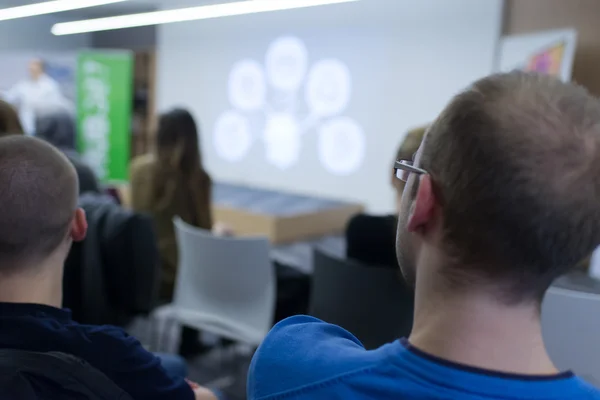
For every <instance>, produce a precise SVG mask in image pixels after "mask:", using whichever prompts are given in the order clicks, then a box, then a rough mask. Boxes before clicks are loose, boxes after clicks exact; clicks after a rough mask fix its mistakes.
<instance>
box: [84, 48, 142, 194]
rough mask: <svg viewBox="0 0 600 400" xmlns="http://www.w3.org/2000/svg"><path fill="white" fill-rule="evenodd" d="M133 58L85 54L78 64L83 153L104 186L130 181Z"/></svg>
mask: <svg viewBox="0 0 600 400" xmlns="http://www.w3.org/2000/svg"><path fill="white" fill-rule="evenodd" d="M132 90H133V55H132V54H131V53H130V52H125V51H123V52H121V51H119V52H117V51H115V52H96V51H93V52H85V53H81V54H80V55H79V59H78V64H77V123H78V132H79V134H78V140H77V145H78V149H79V152H80V153H81V155H82V157H83V158H84V160H86V162H87V163H88V164H89V165H90V166H91V167H92V168H93V169H94V171H95V172H96V174H97V176H98V178H99V179H100V180H101V181H103V182H122V181H126V180H127V179H128V176H129V174H128V166H129V159H130V150H129V148H130V142H131V113H132V107H133V100H132Z"/></svg>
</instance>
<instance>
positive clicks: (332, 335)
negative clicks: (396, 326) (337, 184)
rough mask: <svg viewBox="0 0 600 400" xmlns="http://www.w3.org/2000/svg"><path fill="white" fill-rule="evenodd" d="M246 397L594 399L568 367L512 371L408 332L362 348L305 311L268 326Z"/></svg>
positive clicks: (595, 395)
mask: <svg viewBox="0 0 600 400" xmlns="http://www.w3.org/2000/svg"><path fill="white" fill-rule="evenodd" d="M248 399H249V400H259V399H260V400H266V399H269V400H272V399H286V400H291V399H311V400H321V399H322V400H325V399H326V400H335V399H340V400H342V399H343V400H359V399H378V400H387V399H389V400H434V399H435V400H437V399H443V400H450V399H460V400H507V399H511V400H516V399H519V400H523V399H527V400H542V399H543V400H550V399H555V400H570V399H573V400H575V399H577V400H599V399H600V392H599V391H598V390H596V389H595V388H593V387H592V386H590V385H588V384H587V383H585V382H584V381H583V380H581V379H579V378H577V377H576V376H574V375H573V374H572V373H570V372H567V373H562V374H558V375H555V376H552V377H549V376H544V377H532V376H522V375H512V374H505V373H496V372H491V371H485V370H480V369H477V368H473V367H466V366H462V365H459V364H455V363H452V362H449V361H445V360H441V359H439V358H437V357H434V356H431V355H428V354H425V353H423V352H422V351H420V350H418V349H416V348H414V347H412V346H411V345H410V344H409V343H408V341H406V340H398V341H396V342H394V343H391V344H388V345H385V346H383V347H381V348H379V349H377V350H372V351H367V350H365V349H364V347H363V346H362V345H361V344H360V342H359V341H358V339H356V338H355V337H354V336H352V334H350V333H348V332H347V331H345V330H344V329H342V328H340V327H337V326H334V325H330V324H326V323H324V322H321V321H319V320H317V319H315V318H311V317H293V318H289V319H287V320H285V321H283V322H281V323H279V324H278V325H276V326H275V328H273V330H272V331H271V333H269V335H268V336H267V338H266V339H265V341H264V342H263V344H262V345H261V346H260V348H259V349H258V351H257V352H256V354H255V355H254V358H253V360H252V364H251V366H250V372H249V375H248Z"/></svg>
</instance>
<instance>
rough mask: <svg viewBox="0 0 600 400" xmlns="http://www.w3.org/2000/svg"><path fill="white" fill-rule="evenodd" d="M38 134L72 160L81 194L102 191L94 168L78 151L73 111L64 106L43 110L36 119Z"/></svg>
mask: <svg viewBox="0 0 600 400" xmlns="http://www.w3.org/2000/svg"><path fill="white" fill-rule="evenodd" d="M35 132H36V134H35V135H36V136H37V137H39V138H40V139H43V140H45V141H47V142H49V143H50V144H52V145H54V146H55V147H58V148H59V149H60V150H61V151H62V152H63V153H64V154H65V155H66V156H67V158H68V159H69V161H71V164H73V166H74V167H75V170H76V171H77V175H78V177H79V194H83V193H88V192H92V193H100V192H101V189H100V183H99V182H98V178H97V177H96V174H95V173H94V171H93V170H92V168H91V167H90V166H89V165H88V164H86V163H85V162H84V161H83V159H82V158H81V156H80V155H79V153H77V151H76V144H77V126H76V123H75V119H74V118H73V116H72V115H71V113H69V112H67V111H66V110H64V109H63V108H62V107H53V108H49V109H47V110H44V111H42V112H41V113H40V114H39V115H38V116H37V117H36V119H35Z"/></svg>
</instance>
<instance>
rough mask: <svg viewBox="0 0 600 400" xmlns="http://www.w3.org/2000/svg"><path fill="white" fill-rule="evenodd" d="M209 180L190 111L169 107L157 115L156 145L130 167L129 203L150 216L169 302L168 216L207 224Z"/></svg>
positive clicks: (173, 247)
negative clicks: (156, 237)
mask: <svg viewBox="0 0 600 400" xmlns="http://www.w3.org/2000/svg"><path fill="white" fill-rule="evenodd" d="M210 199H211V179H210V176H209V175H208V173H207V172H206V171H205V169H204V167H203V166H202V158H201V155H200V146H199V135H198V129H197V127H196V123H195V122H194V118H193V117H192V115H191V114H190V113H189V112H188V111H186V110H183V109H174V110H171V111H169V112H167V113H164V114H162V115H160V117H159V121H158V130H157V134H156V148H155V150H154V151H153V152H152V153H151V154H147V155H144V156H140V157H139V158H137V159H135V160H134V161H133V162H132V165H131V201H132V206H133V208H134V209H135V210H136V211H141V212H145V213H148V214H150V215H151V216H152V218H153V219H154V224H155V228H156V232H157V235H158V245H159V250H160V256H161V265H162V272H163V273H162V282H161V290H160V293H161V297H162V299H163V300H165V301H170V300H171V297H172V295H173V287H174V283H175V277H176V275H177V242H176V240H175V228H174V226H173V218H174V217H175V216H179V217H181V218H182V219H183V220H184V221H185V222H187V223H188V224H190V225H193V226H197V227H199V228H203V229H211V228H212V216H211V211H210V203H211V200H210Z"/></svg>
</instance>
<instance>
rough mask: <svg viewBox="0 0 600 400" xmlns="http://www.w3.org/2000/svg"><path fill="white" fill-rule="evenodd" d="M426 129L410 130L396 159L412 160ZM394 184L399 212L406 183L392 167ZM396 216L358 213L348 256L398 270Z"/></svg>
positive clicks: (353, 221) (351, 224)
mask: <svg viewBox="0 0 600 400" xmlns="http://www.w3.org/2000/svg"><path fill="white" fill-rule="evenodd" d="M426 129H427V127H426V126H424V127H420V128H415V129H413V130H411V131H409V132H408V133H407V134H406V136H405V137H404V140H403V141H402V144H401V145H400V148H399V149H398V152H397V154H396V159H395V160H394V162H395V161H396V160H410V159H412V157H413V154H415V153H416V151H417V149H418V148H419V145H420V144H421V141H422V140H423V136H424V135H425V131H426ZM390 176H391V183H392V187H393V188H394V191H395V195H396V202H395V204H396V209H398V207H399V205H400V199H401V198H402V191H403V190H404V182H402V181H400V180H399V179H397V178H396V170H395V169H394V168H393V166H392V168H391V174H390ZM397 227H398V216H397V213H394V214H392V215H381V216H380V215H368V214H358V215H355V216H354V217H352V219H350V221H349V222H348V225H347V227H346V257H348V258H351V259H354V260H356V261H359V262H361V263H363V264H365V265H373V266H381V267H392V268H398V260H397V258H396V229H397Z"/></svg>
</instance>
